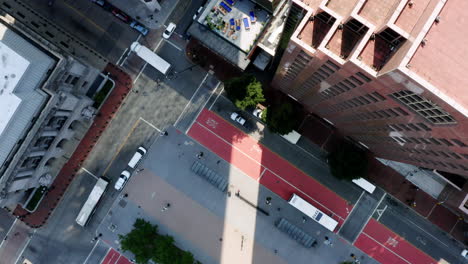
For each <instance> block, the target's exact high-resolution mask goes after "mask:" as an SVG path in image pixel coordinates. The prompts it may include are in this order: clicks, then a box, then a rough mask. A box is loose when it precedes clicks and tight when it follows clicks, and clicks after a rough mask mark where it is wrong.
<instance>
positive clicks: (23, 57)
mask: <svg viewBox="0 0 468 264" xmlns="http://www.w3.org/2000/svg"><path fill="white" fill-rule="evenodd" d="M0 54H1V56H2V62H1V63H0V72H1V73H2V77H1V78H0V79H1V81H0V87H1V90H2V91H3V92H0V110H2V114H1V115H0V126H1V129H0V165H1V164H3V163H4V162H5V160H6V158H7V157H8V155H9V154H10V152H11V151H12V149H13V148H14V146H15V145H16V143H17V142H18V140H20V139H21V138H22V137H23V136H24V135H25V133H27V131H28V129H29V127H30V125H31V121H32V120H33V119H34V117H35V116H37V115H38V114H39V113H40V111H41V109H42V107H43V105H44V104H45V103H46V101H47V98H48V96H47V94H46V93H44V92H43V91H42V90H41V89H40V85H41V84H42V83H43V81H44V80H46V78H47V77H48V71H49V70H50V69H51V68H53V67H54V66H55V63H56V61H55V58H53V57H51V56H50V55H48V54H46V53H45V52H43V51H42V50H40V49H39V48H37V47H36V46H34V45H33V44H32V43H31V42H30V41H28V40H27V39H25V38H24V37H22V36H20V35H19V34H17V33H16V32H14V31H12V30H11V29H10V28H8V27H7V26H6V25H4V24H2V23H0ZM5 73H6V75H7V76H8V79H5ZM4 111H6V112H4Z"/></svg>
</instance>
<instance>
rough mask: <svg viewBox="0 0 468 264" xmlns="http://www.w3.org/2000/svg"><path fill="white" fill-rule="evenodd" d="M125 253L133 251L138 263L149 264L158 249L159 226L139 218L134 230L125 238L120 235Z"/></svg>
mask: <svg viewBox="0 0 468 264" xmlns="http://www.w3.org/2000/svg"><path fill="white" fill-rule="evenodd" d="M119 239H120V244H121V247H122V250H123V251H131V252H132V253H133V254H134V255H135V260H136V262H137V263H147V262H148V261H149V260H150V259H152V258H153V257H154V252H155V251H156V249H157V248H158V226H157V225H152V224H151V223H150V222H148V221H145V220H144V219H141V218H138V219H137V220H136V221H135V223H134V224H133V230H132V231H130V233H128V234H126V235H125V236H123V235H119Z"/></svg>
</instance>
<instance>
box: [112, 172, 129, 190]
mask: <svg viewBox="0 0 468 264" xmlns="http://www.w3.org/2000/svg"><path fill="white" fill-rule="evenodd" d="M130 175H131V174H130V172H128V171H127V170H124V171H122V173H121V174H120V177H119V179H118V180H117V181H116V182H115V185H114V188H115V189H116V190H117V191H120V190H122V189H123V187H124V186H125V184H126V183H127V182H128V179H130Z"/></svg>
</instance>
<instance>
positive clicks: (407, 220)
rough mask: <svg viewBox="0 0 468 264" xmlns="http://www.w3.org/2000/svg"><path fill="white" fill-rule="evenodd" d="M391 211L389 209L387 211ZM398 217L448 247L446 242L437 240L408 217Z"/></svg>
mask: <svg viewBox="0 0 468 264" xmlns="http://www.w3.org/2000/svg"><path fill="white" fill-rule="evenodd" d="M389 212H390V213H391V211H389ZM399 219H401V220H403V221H405V222H407V223H410V224H411V225H414V226H415V227H417V228H419V229H420V230H421V231H422V232H424V233H426V234H427V235H428V236H430V237H432V238H433V239H434V240H437V241H439V242H440V243H441V244H442V245H444V246H446V247H449V246H448V245H447V244H445V243H444V242H442V241H441V240H439V239H438V238H437V237H435V236H433V235H432V234H431V233H429V232H427V231H426V230H424V229H422V228H421V227H420V226H418V225H417V224H416V223H414V222H413V221H411V220H409V219H408V218H405V217H399Z"/></svg>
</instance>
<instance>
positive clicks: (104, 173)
mask: <svg viewBox="0 0 468 264" xmlns="http://www.w3.org/2000/svg"><path fill="white" fill-rule="evenodd" d="M139 123H140V119H138V120H137V121H135V123H134V124H133V126H132V128H131V129H130V132H129V133H128V134H127V135H126V136H125V139H124V141H123V142H122V144H120V146H119V148H118V149H117V151H116V152H115V154H114V156H113V157H112V159H111V161H110V162H109V164H107V167H106V169H105V170H104V172H103V173H102V176H104V175H106V173H107V171H108V170H109V169H110V166H111V165H112V163H113V162H114V160H115V158H116V157H117V155H119V153H120V151H121V150H122V148H123V146H124V145H125V143H127V140H128V138H129V137H130V135H131V134H133V131H135V129H136V127H137V126H138V124H139Z"/></svg>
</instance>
